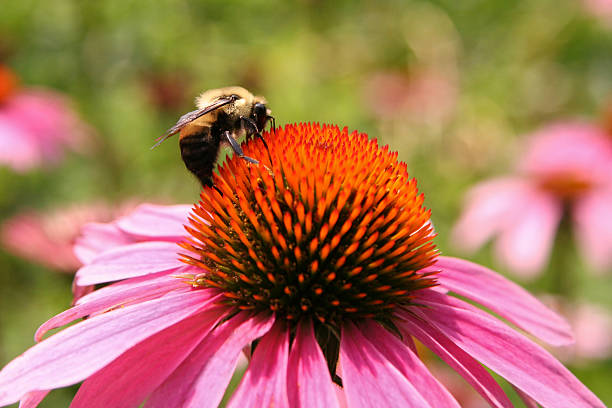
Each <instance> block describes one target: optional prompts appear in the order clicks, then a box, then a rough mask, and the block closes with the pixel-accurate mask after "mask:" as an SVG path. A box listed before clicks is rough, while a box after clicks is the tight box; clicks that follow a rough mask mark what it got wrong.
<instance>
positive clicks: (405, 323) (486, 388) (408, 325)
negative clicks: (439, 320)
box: [395, 313, 512, 408]
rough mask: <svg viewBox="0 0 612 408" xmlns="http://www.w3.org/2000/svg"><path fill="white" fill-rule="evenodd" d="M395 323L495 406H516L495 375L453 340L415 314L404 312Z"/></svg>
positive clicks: (507, 407)
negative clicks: (492, 375)
mask: <svg viewBox="0 0 612 408" xmlns="http://www.w3.org/2000/svg"><path fill="white" fill-rule="evenodd" d="M400 316H401V320H400V319H398V320H397V321H395V323H396V324H397V326H398V327H399V328H400V329H402V330H403V333H404V335H407V336H409V335H412V336H414V337H416V338H417V339H418V340H419V341H420V342H421V343H423V344H424V345H425V346H426V347H427V348H429V349H430V350H432V351H433V352H434V353H436V354H437V355H438V356H439V357H440V358H441V359H442V360H444V362H446V363H447V364H448V365H449V366H451V367H452V368H453V369H454V370H455V371H456V372H457V373H459V375H461V376H462V377H463V378H464V379H465V380H466V381H467V382H468V383H469V384H470V385H471V386H472V387H473V388H474V389H475V390H476V391H477V392H478V393H479V394H480V395H482V397H483V398H484V399H485V400H486V401H487V402H488V403H489V404H490V405H491V406H493V407H500V408H511V407H512V403H511V402H510V400H509V399H508V397H507V396H506V394H505V393H504V391H503V390H502V389H501V387H500V386H499V384H498V383H497V382H496V381H495V380H494V379H493V377H491V374H489V373H488V372H487V370H485V369H484V367H482V365H480V363H479V362H478V361H476V360H474V359H473V358H472V357H471V356H470V355H469V354H467V353H466V352H465V351H463V350H462V349H460V348H459V347H458V346H457V345H456V344H455V343H453V342H452V341H450V340H449V339H448V337H446V336H445V335H444V334H443V333H442V332H440V330H438V329H437V328H436V327H434V326H432V325H430V324H429V323H427V321H425V320H422V319H419V318H416V317H415V316H414V315H412V314H411V313H401V314H400Z"/></svg>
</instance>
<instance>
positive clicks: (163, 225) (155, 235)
mask: <svg viewBox="0 0 612 408" xmlns="http://www.w3.org/2000/svg"><path fill="white" fill-rule="evenodd" d="M191 208H192V206H190V205H172V206H169V205H153V204H142V205H140V206H138V207H137V208H136V209H135V210H134V211H133V212H132V213H130V214H128V215H126V216H124V217H122V218H120V219H118V220H117V221H116V225H117V227H119V229H121V230H122V231H123V232H125V233H127V234H129V235H132V236H134V237H137V238H139V239H143V240H144V239H149V240H160V239H165V240H172V241H176V240H180V239H182V238H183V237H184V236H186V235H187V232H186V231H185V228H184V227H183V225H184V224H186V223H187V217H188V215H189V212H190V211H191Z"/></svg>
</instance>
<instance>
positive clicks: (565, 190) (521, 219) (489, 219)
mask: <svg viewBox="0 0 612 408" xmlns="http://www.w3.org/2000/svg"><path fill="white" fill-rule="evenodd" d="M564 215H567V216H570V217H571V219H572V220H573V227H574V233H575V236H576V238H577V243H578V245H579V247H580V248H581V250H582V253H583V254H584V257H585V259H586V261H587V262H588V263H589V264H590V265H591V266H592V267H593V268H594V269H595V270H596V271H599V272H603V271H607V270H608V269H609V268H610V266H612V137H610V135H608V134H607V133H606V132H605V131H603V130H602V129H600V128H598V127H595V126H592V125H589V124H586V123H580V122H568V123H557V124H553V125H550V126H548V127H546V128H544V129H542V130H540V131H538V132H536V133H534V134H533V135H531V136H530V137H529V139H528V141H527V148H526V151H525V153H524V155H523V156H522V157H521V158H520V160H519V163H518V171H517V174H516V175H513V176H507V177H502V178H496V179H492V180H488V181H485V182H482V183H480V184H478V185H476V186H475V187H473V188H472V190H471V191H470V192H469V193H468V195H467V200H466V205H465V209H464V211H463V213H462V215H461V217H460V219H459V221H458V222H457V224H456V225H455V228H454V231H453V240H454V242H455V243H456V245H457V246H458V247H460V248H462V249H464V250H466V251H475V250H476V249H478V248H479V247H480V246H482V245H483V244H484V243H485V242H486V241H487V240H489V239H490V238H492V237H493V236H497V239H496V242H495V251H496V254H497V256H498V258H499V259H500V260H501V261H502V262H503V263H504V264H505V265H507V266H508V267H509V268H510V269H511V270H512V271H513V272H515V273H516V274H519V275H521V276H523V277H526V278H530V277H534V276H535V275H537V274H538V273H539V272H541V271H542V270H543V268H544V267H545V266H546V264H547V261H548V258H549V256H550V251H551V248H552V245H553V242H554V239H555V235H556V231H557V228H558V225H559V223H560V221H561V218H562V217H563V216H564Z"/></svg>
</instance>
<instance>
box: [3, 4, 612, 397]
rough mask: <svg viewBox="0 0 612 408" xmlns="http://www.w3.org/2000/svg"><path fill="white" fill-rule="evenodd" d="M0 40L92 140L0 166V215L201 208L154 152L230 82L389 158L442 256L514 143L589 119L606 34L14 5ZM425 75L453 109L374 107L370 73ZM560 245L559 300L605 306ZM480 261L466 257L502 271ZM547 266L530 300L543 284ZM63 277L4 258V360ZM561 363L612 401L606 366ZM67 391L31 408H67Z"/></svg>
mask: <svg viewBox="0 0 612 408" xmlns="http://www.w3.org/2000/svg"><path fill="white" fill-rule="evenodd" d="M0 44H1V46H0V49H4V50H5V63H7V64H8V65H9V66H10V67H11V68H12V69H14V70H15V71H16V72H18V73H19V75H20V76H21V79H22V82H23V83H24V84H25V85H42V86H45V87H51V88H55V89H57V90H60V91H62V92H64V93H66V94H67V95H69V96H70V97H71V98H72V99H73V102H74V106H75V108H76V109H77V110H78V111H79V112H80V114H81V116H82V117H83V118H84V119H85V120H86V121H88V122H89V123H90V124H91V125H92V126H94V127H95V128H96V129H97V133H98V136H97V143H96V146H95V149H94V151H93V152H92V153H90V154H89V155H86V156H79V155H74V154H73V155H69V156H68V158H67V159H66V160H65V161H64V162H63V163H62V164H61V165H60V166H59V167H56V168H53V169H51V170H39V171H34V172H31V173H28V174H25V175H16V174H14V173H13V172H11V171H10V170H9V169H7V168H0V221H2V220H4V219H7V218H8V217H10V216H11V215H13V214H16V213H17V212H19V211H21V210H24V209H26V208H34V209H37V210H41V211H45V210H48V209H57V208H62V207H64V206H67V205H69V204H70V203H74V202H88V201H93V200H96V201H97V200H104V201H107V202H109V203H114V202H121V201H124V200H127V199H132V198H137V199H138V200H139V201H157V202H159V201H161V202H165V203H191V202H194V201H196V199H197V195H198V190H199V189H198V184H197V182H196V181H195V179H194V178H192V177H191V176H190V175H189V174H187V172H186V170H185V169H184V167H183V163H182V162H181V160H180V158H179V153H178V149H177V148H176V145H175V144H174V143H173V142H175V141H169V142H167V143H165V144H163V145H162V146H160V147H159V148H157V149H155V150H153V151H151V150H149V148H150V147H151V145H152V144H153V141H154V139H155V138H156V137H157V136H159V135H160V134H162V133H163V132H164V130H165V129H167V128H168V127H169V126H170V125H172V124H173V123H174V122H175V120H176V119H177V118H178V116H179V115H181V114H182V113H184V112H185V111H188V110H191V109H192V103H193V98H194V97H195V96H196V95H197V94H198V93H199V92H201V91H202V90H204V89H208V88H217V87H221V86H226V85H234V84H240V85H243V86H245V87H247V88H248V89H250V90H253V91H254V92H256V93H257V94H261V95H265V96H266V98H267V99H268V101H269V105H270V107H271V108H272V110H273V113H274V115H275V117H276V118H277V123H279V124H284V123H291V122H297V121H316V122H330V123H335V124H338V125H340V126H348V127H349V128H350V129H358V130H360V131H363V132H367V133H368V134H370V135H371V136H373V137H377V138H379V140H380V141H381V143H382V144H389V145H390V146H391V148H392V149H393V150H397V151H399V157H400V159H401V160H403V161H406V162H407V163H408V168H409V170H410V171H411V172H412V175H413V176H415V177H416V178H417V179H418V180H419V186H420V190H421V191H423V192H424V193H425V195H426V205H427V206H429V207H430V208H431V209H432V212H433V221H434V224H435V226H436V229H437V231H438V232H439V238H438V239H437V243H438V245H439V247H440V248H441V250H442V252H443V253H445V254H451V255H453V254H454V255H460V254H458V253H456V252H455V251H454V249H453V247H452V246H451V245H450V242H449V239H448V237H449V231H450V227H451V226H452V223H453V222H454V221H455V220H456V219H457V216H458V214H459V211H460V208H461V200H462V196H463V193H464V192H465V191H466V189H467V188H468V187H469V186H470V185H472V184H473V183H475V182H477V181H479V180H482V179H484V178H487V177H490V176H492V175H499V174H504V173H506V172H508V171H511V169H512V161H513V157H514V155H515V154H516V152H517V151H519V148H518V146H519V145H520V142H521V139H522V138H523V137H524V135H525V134H526V133H527V132H529V131H531V130H534V129H536V128H537V127H539V126H541V125H543V124H545V123H547V122H549V121H551V120H554V119H559V118H572V117H582V118H586V119H587V120H592V121H595V122H596V121H599V120H600V119H601V118H602V116H601V115H602V111H603V110H604V109H605V108H606V106H607V104H608V103H609V102H610V99H609V98H610V96H611V95H612V76H611V75H610V73H612V22H611V21H608V22H606V21H605V20H603V19H598V18H596V17H594V16H591V15H589V14H588V13H587V12H586V11H585V10H584V8H583V6H582V3H581V2H580V1H577V0H575V1H572V0H516V1H505V0H460V1H456V0H438V1H431V2H426V1H406V0H397V1H392V0H386V1H379V2H359V1H347V0H338V1H333V2H331V1H330V2H325V1H315V0H311V1H305V0H304V1H299V2H286V1H279V0H276V1H262V0H253V1H248V2H246V1H245V2H239V1H218V0H215V1H206V2H205V1H202V2H196V1H183V0H160V1H156V2H150V1H144V0H123V1H115V0H113V1H78V0H63V1H40V0H23V1H12V2H4V3H3V4H2V12H0ZM421 69H422V70H434V71H436V72H438V73H440V74H442V75H443V76H445V77H447V78H450V79H451V82H452V83H453V87H454V88H455V89H456V92H457V96H456V98H457V99H456V101H455V103H454V104H453V106H454V108H453V109H452V111H450V113H448V114H446V115H443V117H441V118H439V119H438V120H425V119H423V118H422V117H420V115H413V116H410V115H408V116H406V117H404V118H387V117H380V115H377V114H375V113H374V112H373V111H372V109H370V107H369V102H368V101H370V100H371V98H372V96H371V94H369V93H368V87H367V86H366V84H367V83H369V81H370V79H371V78H372V75H375V74H376V73H381V72H389V71H392V72H402V73H406V75H410V73H412V72H416V71H417V70H421ZM159 77H170V78H171V80H170V83H171V84H172V86H173V87H176V88H177V89H178V90H179V91H180V92H179V94H178V96H177V101H176V103H174V104H173V105H171V106H169V107H161V106H159V105H156V104H155V103H153V102H152V98H151V95H150V83H151V78H159ZM445 102H447V101H440V103H441V104H443V103H445ZM561 245H562V247H560V248H558V250H557V252H556V253H557V254H559V253H570V254H571V256H570V257H569V259H568V257H567V256H566V257H565V260H564V267H566V268H567V269H568V270H569V271H571V273H572V274H574V275H573V276H574V277H573V279H575V282H576V284H575V287H574V293H573V294H572V296H575V297H578V298H581V299H588V300H590V301H592V302H595V303H598V304H602V305H605V306H606V307H608V309H610V308H612V298H611V297H610V296H609V293H610V290H611V289H612V281H611V279H610V276H605V277H597V278H594V277H592V276H591V275H589V271H588V270H587V268H586V267H585V264H584V260H582V259H580V258H579V255H578V254H577V253H576V252H575V251H574V250H573V249H572V247H573V243H572V242H571V241H569V242H567V241H566V242H565V243H563V244H561ZM490 252H491V251H490V250H489V248H485V249H484V250H482V251H480V252H479V253H478V254H477V256H476V257H473V258H472V259H474V260H476V261H477V262H480V263H483V264H485V265H487V266H490V267H493V268H496V269H497V270H500V271H501V272H502V273H505V272H506V271H504V270H503V269H502V268H501V267H500V266H499V265H498V264H496V263H495V261H494V260H493V258H492V257H491V256H490ZM550 269H551V270H549V271H548V273H547V275H545V276H544V277H543V278H541V279H539V280H538V281H536V282H533V283H529V285H528V287H529V289H530V290H532V291H534V292H537V293H541V292H549V291H551V290H553V289H554V287H555V285H554V281H555V279H557V278H556V277H555V270H553V268H550ZM70 282H71V278H70V277H68V276H65V275H60V274H57V273H54V272H53V271H50V270H46V269H45V268H44V267H41V266H39V265H37V264H34V263H30V262H28V261H25V260H21V259H19V258H17V257H15V256H13V255H11V254H9V253H7V252H4V251H3V250H0V364H1V365H4V364H5V363H6V362H8V361H10V360H11V359H12V358H14V357H15V356H17V355H18V354H20V353H21V352H22V351H23V350H25V349H26V348H27V347H29V346H30V345H32V344H33V333H34V331H35V329H36V328H37V327H38V325H39V324H41V323H42V322H43V321H45V320H46V319H47V318H49V317H51V316H52V315H54V314H56V313H58V312H60V311H61V310H63V309H64V308H66V307H67V306H68V305H69V303H70V300H71V293H70ZM571 369H572V370H573V371H574V372H575V373H576V375H578V376H579V378H580V379H581V380H582V381H584V382H585V384H587V385H588V386H589V387H591V388H592V390H593V391H594V392H595V393H596V394H598V395H599V397H600V398H602V399H603V400H604V402H606V401H607V402H608V403H609V402H611V401H612V389H611V388H610V387H609V381H610V378H612V362H611V361H610V360H608V361H599V362H591V363H589V364H586V365H585V364H583V365H580V366H576V367H571ZM75 390H76V387H71V388H68V389H64V390H59V391H56V392H53V393H52V394H51V395H50V396H49V397H48V398H47V399H46V400H45V401H44V403H43V404H42V406H47V407H55V406H58V407H60V406H67V405H68V401H69V400H70V398H71V396H72V395H73V393H74V392H75Z"/></svg>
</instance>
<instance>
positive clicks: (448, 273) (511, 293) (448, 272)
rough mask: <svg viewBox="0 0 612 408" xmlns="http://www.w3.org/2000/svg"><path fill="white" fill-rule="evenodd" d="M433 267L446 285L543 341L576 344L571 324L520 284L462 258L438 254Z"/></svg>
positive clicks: (556, 343)
mask: <svg viewBox="0 0 612 408" xmlns="http://www.w3.org/2000/svg"><path fill="white" fill-rule="evenodd" d="M430 269H432V270H442V272H441V273H439V274H437V275H436V278H437V279H438V282H440V284H441V285H442V286H444V287H445V288H447V289H449V290H451V291H453V292H455V293H457V294H459V295H461V296H465V297H467V298H468V299H471V300H473V301H475V302H478V303H480V304H481V305H483V306H486V307H488V308H489V309H491V310H492V311H494V312H495V313H498V314H499V315H500V316H502V317H504V318H506V319H508V320H509V321H511V322H512V323H514V324H516V325H517V326H519V327H520V328H522V329H524V330H526V331H528V332H529V333H531V334H533V335H534V336H536V337H538V338H540V339H542V340H543V341H545V342H547V343H549V344H552V345H555V346H560V345H565V344H570V343H573V341H574V339H573V337H572V332H571V328H570V325H569V324H568V323H567V322H566V321H565V320H564V319H563V318H562V317H561V316H559V315H558V314H556V313H555V312H553V311H552V310H550V309H548V308H547V307H546V306H544V305H543V304H542V303H541V302H540V301H539V300H537V299H536V298H535V297H533V296H532V295H531V294H530V293H529V292H527V291H526V290H524V289H523V288H521V287H520V286H518V285H517V284H515V283H513V282H511V281H509V280H507V279H506V278H504V277H502V276H501V275H499V274H497V273H495V272H493V271H492V270H490V269H487V268H485V267H484V266H480V265H477V264H475V263H472V262H469V261H465V260H463V259H459V258H451V257H446V256H440V257H438V261H437V262H436V264H435V265H434V266H432V267H431V268H430Z"/></svg>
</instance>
